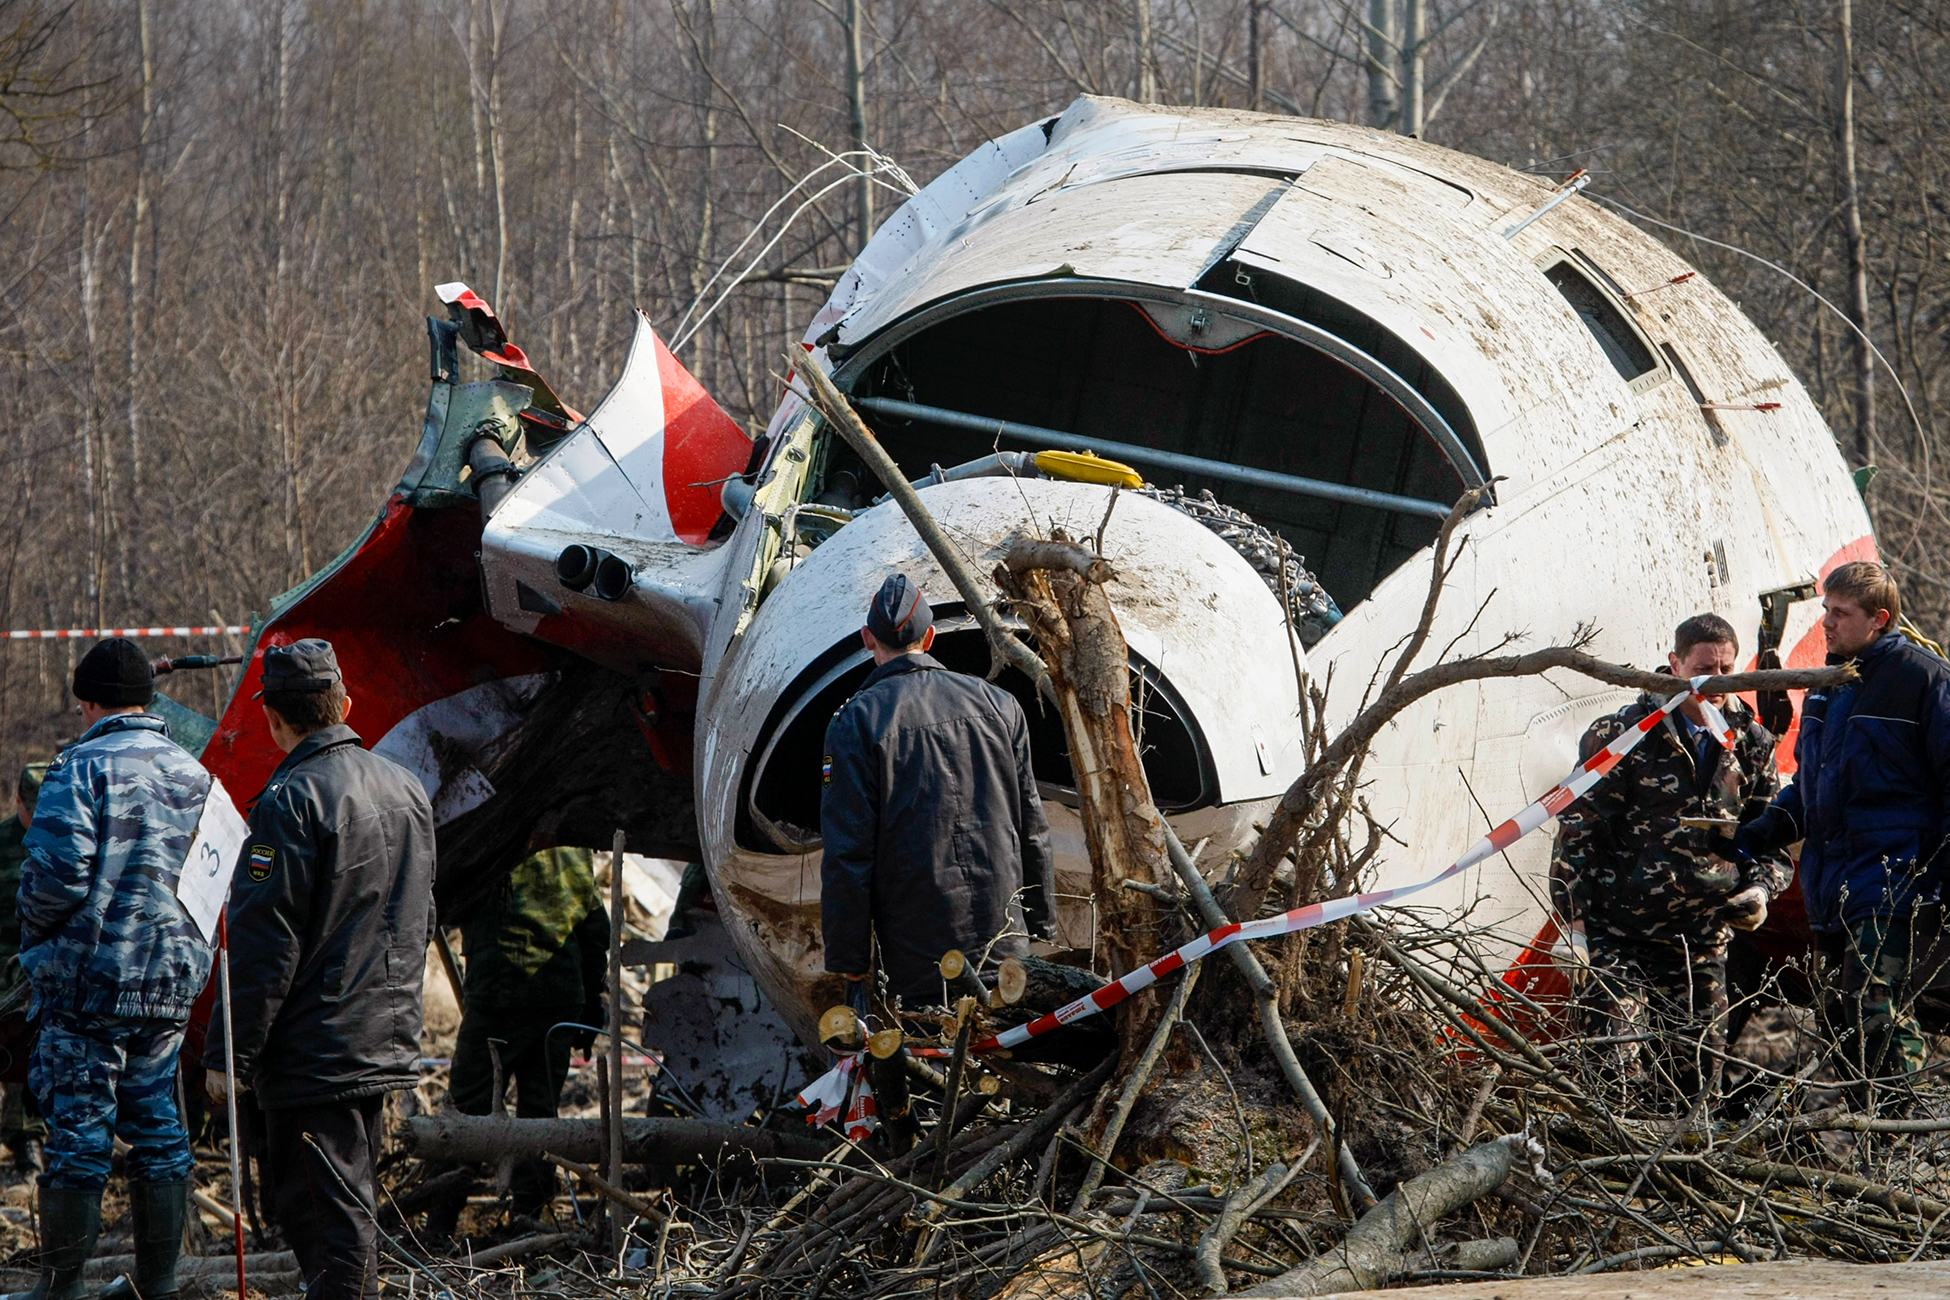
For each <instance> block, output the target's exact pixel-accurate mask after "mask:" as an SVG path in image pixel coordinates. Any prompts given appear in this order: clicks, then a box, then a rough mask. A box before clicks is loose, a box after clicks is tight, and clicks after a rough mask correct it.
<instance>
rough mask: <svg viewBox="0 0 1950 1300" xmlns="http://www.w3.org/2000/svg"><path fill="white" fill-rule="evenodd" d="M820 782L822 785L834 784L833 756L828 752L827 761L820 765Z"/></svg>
mask: <svg viewBox="0 0 1950 1300" xmlns="http://www.w3.org/2000/svg"><path fill="white" fill-rule="evenodd" d="M819 783H820V784H821V785H831V784H833V756H832V755H831V754H828V755H827V756H826V758H825V761H823V762H821V763H820V765H819Z"/></svg>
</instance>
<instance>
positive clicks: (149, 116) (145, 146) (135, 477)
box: [124, 0, 156, 505]
mask: <svg viewBox="0 0 1950 1300" xmlns="http://www.w3.org/2000/svg"><path fill="white" fill-rule="evenodd" d="M135 11H136V33H137V40H138V43H139V44H140V47H141V51H142V94H141V109H140V112H141V117H140V120H139V122H138V124H137V126H136V137H135V205H134V210H133V215H132V216H131V218H130V221H129V339H128V344H129V346H128V376H127V382H128V392H127V394H126V396H125V400H124V410H125V412H126V414H127V418H128V425H129V493H130V500H131V505H134V504H135V503H136V502H138V501H139V500H140V497H141V493H142V383H141V372H142V230H143V227H144V226H145V225H147V224H148V217H149V135H150V132H151V130H152V128H153V127H154V124H155V120H156V99H155V93H156V92H155V63H154V61H153V59H152V58H151V56H150V48H149V0H137V4H136V10H135Z"/></svg>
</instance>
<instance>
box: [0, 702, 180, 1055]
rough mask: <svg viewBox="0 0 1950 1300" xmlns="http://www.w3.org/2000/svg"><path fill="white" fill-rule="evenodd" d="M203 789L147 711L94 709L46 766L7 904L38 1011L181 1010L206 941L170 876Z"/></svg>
mask: <svg viewBox="0 0 1950 1300" xmlns="http://www.w3.org/2000/svg"><path fill="white" fill-rule="evenodd" d="M209 793H210V774H209V773H208V772H206V771H204V770H203V765H202V764H201V763H199V762H197V761H196V760H195V759H193V758H191V757H190V756H189V755H188V754H187V753H185V752H184V751H183V750H182V749H181V748H180V747H179V746H178V745H177V744H176V742H174V741H172V740H171V739H170V738H169V736H168V735H167V733H165V731H164V730H163V723H162V719H161V718H158V717H155V716H154V715H152V714H147V713H118V714H112V715H110V716H109V717H106V718H103V719H102V720H101V721H100V722H98V723H96V724H95V725H94V726H93V727H90V728H89V729H88V733H87V734H86V735H84V736H83V737H82V738H81V739H80V740H79V741H77V742H75V744H73V745H72V746H70V747H69V748H68V749H67V750H66V751H64V752H63V753H62V755H61V757H60V758H58V759H56V760H55V761H54V764H53V766H52V767H50V768H48V772H47V780H46V782H45V783H44V784H43V785H42V786H41V798H40V803H39V804H38V805H37V806H36V807H35V809H34V824H33V826H32V827H31V828H30V829H29V830H28V832H27V863H26V865H25V866H24V867H23V868H22V870H21V876H20V898H19V902H18V903H17V905H16V907H17V910H18V912H19V914H20V947H21V951H20V964H21V966H22V967H24V968H25V969H26V971H27V974H28V978H29V979H30V980H31V981H32V983H33V989H34V1004H35V1005H36V1006H37V1007H38V1008H40V1009H41V1010H42V1011H50V1010H52V1011H79V1012H100V1013H105V1014H108V1015H115V1016H131V1017H144V1018H158V1019H166V1020H184V1019H187V1018H188V1016H189V1014H190V1007H191V1005H192V1004H193V1003H195V1001H196V998H197V995H198V994H199V993H201V992H202V991H203V985H204V983H205V982H206V981H207V980H208V979H209V978H210V959H211V948H210V945H209V944H207V943H205V942H204V941H203V935H202V933H201V932H200V931H199V930H198V929H197V928H196V923H195V922H194V921H192V920H190V918H189V914H188V913H187V912H185V911H184V910H183V907H182V904H180V903H178V902H177V901H176V881H177V877H178V876H179V874H180V873H181V872H182V869H183V862H184V859H185V858H187V857H188V856H189V850H190V841H191V839H193V838H194V837H195V834H196V823H197V819H198V818H199V817H201V816H202V813H203V800H204V798H205V796H207V795H208V794H209Z"/></svg>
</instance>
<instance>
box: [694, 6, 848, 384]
mask: <svg viewBox="0 0 1950 1300" xmlns="http://www.w3.org/2000/svg"><path fill="white" fill-rule="evenodd" d="M702 5H703V9H704V13H703V19H704V21H702V22H701V23H699V24H698V33H697V42H698V71H699V76H698V93H699V94H701V95H703V96H704V120H703V123H702V127H703V131H704V176H703V178H702V179H701V180H700V181H699V182H698V187H697V190H698V198H697V249H696V253H695V255H694V256H693V257H692V258H691V301H692V302H696V301H698V299H700V298H702V297H703V296H704V282H705V281H706V280H707V279H708V278H710V274H711V270H710V261H711V243H712V239H711V234H712V230H713V228H714V227H715V225H716V224H717V209H716V208H715V207H714V206H713V200H714V197H715V195H714V190H715V187H716V185H717V180H718V96H717V87H716V84H715V75H716V74H715V71H714V69H713V66H712V65H713V61H714V60H715V59H716V58H717V40H718V3H717V0H702ZM855 93H857V88H856V91H855ZM860 120H864V119H860ZM858 129H861V130H864V127H860V128H858ZM855 147H856V148H857V147H858V146H857V145H856V146H855ZM868 203H869V208H868V211H869V213H871V211H872V209H871V203H872V199H871V198H869V199H868ZM691 337H692V342H693V344H694V346H693V347H692V348H691V368H692V370H694V371H695V372H696V373H697V379H698V382H699V383H701V384H703V385H704V387H705V388H706V389H709V388H711V387H712V373H711V366H710V363H709V361H708V360H707V357H708V356H709V354H708V353H707V352H706V351H705V348H706V345H707V344H708V342H709V340H708V339H707V338H706V336H705V331H704V330H703V329H701V328H700V329H698V330H695V331H694V332H693V333H692V336H691Z"/></svg>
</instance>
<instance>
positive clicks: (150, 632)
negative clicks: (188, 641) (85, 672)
mask: <svg viewBox="0 0 1950 1300" xmlns="http://www.w3.org/2000/svg"><path fill="white" fill-rule="evenodd" d="M248 631H250V629H249V628H247V627H44V628H31V629H19V630H15V631H10V632H8V633H7V639H8V640H9V641H81V640H86V639H88V638H90V637H110V636H242V635H243V634H244V633H246V632H248Z"/></svg>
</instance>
